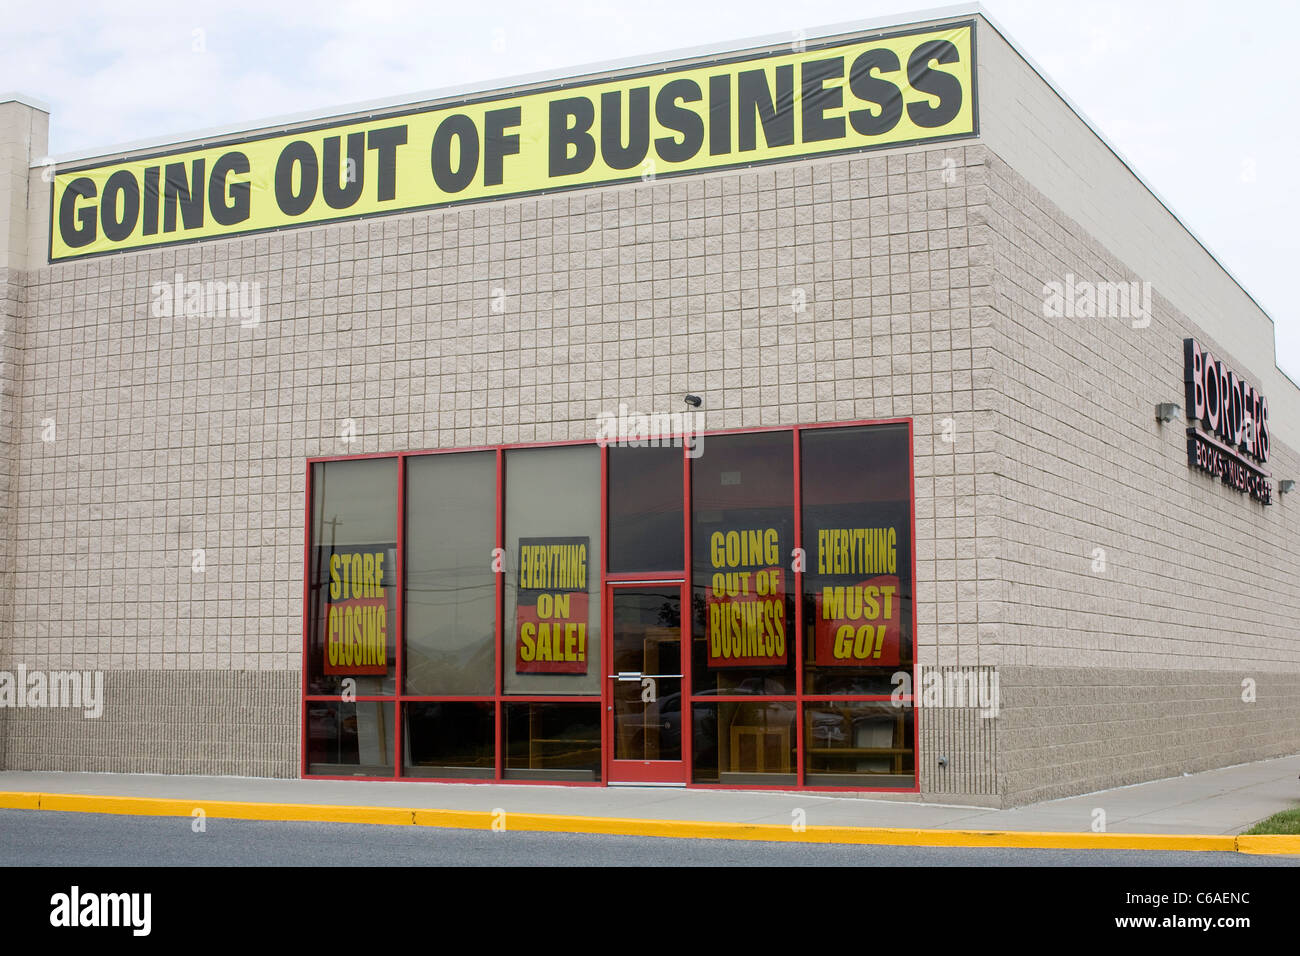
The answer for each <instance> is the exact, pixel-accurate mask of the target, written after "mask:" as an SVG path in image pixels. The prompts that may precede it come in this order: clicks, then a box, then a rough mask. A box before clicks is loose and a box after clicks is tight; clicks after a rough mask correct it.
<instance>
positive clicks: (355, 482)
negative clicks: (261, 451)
mask: <svg viewBox="0 0 1300 956" xmlns="http://www.w3.org/2000/svg"><path fill="white" fill-rule="evenodd" d="M311 509H312V510H311V529H310V531H311V542H310V543H311V548H310V551H309V552H308V560H309V565H310V566H309V569H308V593H307V602H308V605H307V606H308V645H307V693H309V694H336V693H339V691H340V690H341V688H342V682H343V680H344V678H348V677H350V678H353V679H354V680H355V681H356V693H357V694H358V695H359V696H377V695H388V694H392V693H393V692H394V690H395V681H396V674H397V459H396V458H363V459H356V460H353V461H330V462H319V463H317V464H315V465H313V466H312V487H311Z"/></svg>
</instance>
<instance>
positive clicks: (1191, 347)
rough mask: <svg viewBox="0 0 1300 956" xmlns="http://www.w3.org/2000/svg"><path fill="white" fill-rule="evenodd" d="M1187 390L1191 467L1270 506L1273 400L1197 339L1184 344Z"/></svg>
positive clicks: (1188, 449)
mask: <svg viewBox="0 0 1300 956" xmlns="http://www.w3.org/2000/svg"><path fill="white" fill-rule="evenodd" d="M1183 360H1184V367H1185V372H1184V376H1183V378H1184V381H1185V382H1186V384H1187V417H1188V418H1189V419H1194V420H1195V421H1196V422H1197V423H1198V424H1199V426H1200V427H1199V428H1197V427H1196V426H1195V425H1193V426H1190V427H1189V428H1188V429H1187V463H1188V465H1190V466H1191V467H1193V468H1199V469H1200V470H1202V471H1206V472H1209V473H1210V474H1212V475H1216V476H1218V477H1219V478H1220V479H1222V481H1223V483H1224V484H1225V485H1229V486H1231V487H1233V488H1235V489H1237V490H1238V491H1241V492H1245V493H1247V494H1249V495H1250V496H1251V497H1252V498H1254V499H1255V500H1256V501H1259V502H1261V503H1263V504H1266V505H1267V504H1271V503H1272V498H1273V487H1272V483H1271V482H1270V481H1269V474H1268V472H1267V471H1265V470H1264V468H1263V467H1262V466H1263V465H1264V464H1265V463H1266V462H1267V461H1268V447H1269V436H1268V400H1267V399H1266V398H1264V396H1263V395H1262V394H1261V393H1260V392H1259V391H1258V390H1257V389H1255V388H1254V386H1252V385H1250V384H1249V383H1248V382H1246V380H1245V379H1242V378H1240V377H1238V375H1237V373H1236V372H1234V371H1233V370H1231V369H1230V368H1228V367H1227V366H1226V365H1225V364H1224V363H1223V362H1222V361H1220V360H1219V359H1217V358H1215V357H1214V355H1213V353H1211V352H1209V351H1207V350H1206V349H1204V348H1202V347H1201V344H1200V343H1199V342H1197V341H1196V339H1184V340H1183Z"/></svg>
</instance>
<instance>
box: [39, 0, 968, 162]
mask: <svg viewBox="0 0 1300 956" xmlns="http://www.w3.org/2000/svg"><path fill="white" fill-rule="evenodd" d="M979 14H981V10H980V7H979V5H978V4H966V5H963V6H952V7H936V8H933V9H928V10H918V11H916V12H915V13H908V14H905V15H903V16H902V17H900V16H891V17H876V18H872V19H870V20H852V21H848V22H845V23H833V24H828V25H825V26H820V27H810V28H808V29H807V30H806V31H805V30H803V29H800V30H799V31H797V32H795V31H790V30H786V31H784V32H782V33H770V34H764V35H762V36H753V37H745V38H742V39H738V40H728V41H722V42H717V43H708V44H703V45H701V46H694V47H682V48H679V49H676V50H666V51H661V52H658V53H651V54H640V55H636V56H630V57H624V58H622V59H619V60H602V61H599V62H592V63H584V64H580V65H578V66H570V67H563V68H561V69H558V70H545V71H542V72H539V73H524V74H520V75H517V76H508V77H502V78H497V79H490V80H484V81H480V82H478V83H472V84H468V85H459V86H452V87H442V88H439V89H433V90H420V91H417V92H414V93H408V94H403V95H401V96H390V97H384V98H383V99H377V100H363V101H360V102H355V103H344V104H342V105H340V106H332V107H328V108H326V109H324V110H308V111H305V112H302V113H288V114H284V115H280V116H272V117H265V118H263V119H260V120H254V121H252V122H244V123H236V124H231V125H227V126H215V127H209V128H207V129H201V130H189V131H186V132H181V133H177V134H172V135H167V136H161V137H150V138H148V139H142V140H134V141H132V142H128V143H118V144H115V145H112V146H106V147H95V148H92V149H88V150H77V151H74V152H70V153H60V154H59V155H57V156H45V157H42V158H41V159H40V160H39V161H36V162H33V163H32V164H31V165H32V168H34V169H35V168H40V167H44V166H48V165H50V164H51V163H54V164H55V165H59V166H62V165H66V164H70V163H81V162H85V161H86V160H92V159H98V158H100V157H105V156H117V155H119V154H122V153H135V152H140V151H143V150H148V149H158V148H160V147H163V146H179V145H182V144H188V143H194V144H195V145H199V144H200V143H201V142H203V141H206V140H211V139H215V138H218V137H221V138H225V137H229V136H235V135H240V134H246V133H254V132H259V131H261V130H265V129H273V128H276V127H280V126H298V125H302V124H305V123H313V122H320V121H322V120H330V119H336V118H342V117H346V116H354V115H357V114H364V113H370V112H380V111H385V110H390V109H396V108H399V107H411V106H417V105H419V104H422V103H429V102H434V101H437V100H444V99H464V98H465V97H467V96H473V95H476V94H479V93H493V92H498V91H501V92H504V91H507V90H513V89H515V88H518V87H527V86H536V85H540V84H544V83H555V82H557V81H560V82H563V81H569V80H574V81H576V80H580V79H584V78H586V77H588V76H591V75H598V74H601V73H608V72H611V71H615V70H630V69H636V68H639V67H647V66H656V65H659V64H668V63H672V62H675V61H678V60H690V59H694V58H696V57H705V56H711V55H716V54H728V53H739V52H743V51H745V50H748V49H759V48H762V47H770V46H774V45H778V44H784V43H789V42H790V41H791V40H792V39H796V38H797V39H805V40H821V39H827V38H830V37H838V36H842V35H848V34H853V33H862V32H870V31H873V30H894V29H901V28H903V27H908V26H912V25H914V24H918V23H926V22H929V21H932V20H951V19H955V18H957V17H971V16H974V15H979Z"/></svg>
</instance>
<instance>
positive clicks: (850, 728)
mask: <svg viewBox="0 0 1300 956" xmlns="http://www.w3.org/2000/svg"><path fill="white" fill-rule="evenodd" d="M912 719H913V712H912V708H911V707H910V706H906V707H904V706H901V705H897V706H896V705H894V704H893V703H891V702H889V701H882V702H880V703H869V704H862V703H847V702H846V703H843V704H837V703H833V702H829V703H819V704H805V705H804V716H803V726H804V735H805V740H804V755H805V759H806V760H807V765H806V766H805V767H804V783H805V784H806V785H807V786H810V787H873V788H875V787H900V788H903V789H910V788H911V787H912V786H913V785H914V784H915V783H916V760H915V756H916V755H915V752H914V750H913V740H914V738H913V735H912Z"/></svg>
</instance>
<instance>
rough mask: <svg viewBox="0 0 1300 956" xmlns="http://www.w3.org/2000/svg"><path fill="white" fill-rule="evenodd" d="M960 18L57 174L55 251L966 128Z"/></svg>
mask: <svg viewBox="0 0 1300 956" xmlns="http://www.w3.org/2000/svg"><path fill="white" fill-rule="evenodd" d="M973 48H974V37H973V27H972V25H971V24H969V23H963V24H961V25H957V26H949V27H945V28H943V29H940V30H930V31H926V32H919V33H907V34H899V35H894V36H887V37H873V38H870V39H858V40H852V41H848V42H839V43H835V44H831V45H821V46H813V45H809V46H807V47H802V45H801V44H794V45H792V47H791V48H788V49H783V50H780V51H777V52H775V53H767V54H762V55H755V56H750V57H743V58H735V59H729V60H717V61H713V62H711V63H707V64H693V65H691V66H689V67H683V68H679V69H663V68H660V69H658V70H654V71H642V72H640V73H638V74H637V75H634V76H625V77H618V78H615V79H609V80H597V81H586V82H579V83H575V84H573V85H560V86H554V87H551V88H549V89H545V90H539V91H532V92H528V93H522V94H517V95H488V96H485V97H483V98H480V99H477V100H475V101H472V102H461V103H455V104H449V105H444V106H439V107H436V108H431V109H424V110H420V111H416V112H406V113H402V112H394V113H392V114H390V115H387V116H385V117H382V118H371V119H368V120H366V121H364V122H351V123H336V124H328V125H323V126H321V127H320V128H318V129H314V130H296V131H294V132H290V133H286V134H275V135H271V136H261V137H252V138H245V139H237V138H236V139H231V140H230V141H228V142H225V143H219V144H216V145H212V146H207V147H204V148H202V149H194V150H186V151H183V152H174V153H169V154H168V153H163V154H159V155H154V156H151V157H146V158H142V159H132V160H130V161H126V162H116V163H110V164H107V165H100V166H94V167H88V168H84V169H75V170H71V171H60V172H58V173H57V175H56V176H55V178H54V183H53V186H52V193H51V214H52V215H51V220H52V221H51V230H50V232H51V235H50V261H51V262H57V261H60V260H66V259H73V258H77V257H80V256H88V255H97V254H102V253H106V252H115V251H118V250H122V249H139V248H146V247H152V246H160V245H168V244H171V243H178V242H191V241H193V240H196V239H208V238H215V237H225V236H236V235H243V234H247V233H253V232H262V231H266V230H272V229H283V228H290V227H294V226H304V225H311V224H316V223H324V222H331V221H337V220H341V219H354V218H358V217H364V216H375V215H385V214H392V213H395V212H409V211H412V210H417V209H427V208H431V207H437V206H446V205H450V204H453V203H462V202H473V201H481V200H486V199H496V198H501V197H506V196H519V195H525V194H529V193H541V192H549V191H552V190H560V189H571V188H574V187H578V186H593V185H598V184H605V183H617V182H625V181H631V180H636V179H642V180H650V179H652V178H657V177H660V176H674V175H679V174H682V173H690V172H697V171H704V170H711V169H724V168H727V167H735V166H745V165H751V164H754V163H765V162H775V161H780V160H787V159H795V158H798V157H804V156H816V155H823V154H828V153H839V152H848V151H858V150H864V149H873V148H879V147H884V146H897V145H900V144H906V143H916V142H922V141H929V140H936V139H945V138H951V137H958V136H968V135H972V134H973V133H975V132H976V125H975V123H976V120H975V115H976V108H975V89H974V76H975V63H974V49H973Z"/></svg>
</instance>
